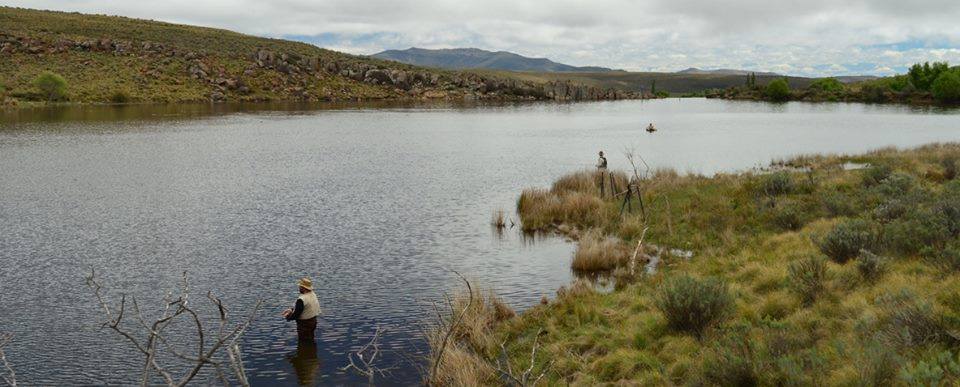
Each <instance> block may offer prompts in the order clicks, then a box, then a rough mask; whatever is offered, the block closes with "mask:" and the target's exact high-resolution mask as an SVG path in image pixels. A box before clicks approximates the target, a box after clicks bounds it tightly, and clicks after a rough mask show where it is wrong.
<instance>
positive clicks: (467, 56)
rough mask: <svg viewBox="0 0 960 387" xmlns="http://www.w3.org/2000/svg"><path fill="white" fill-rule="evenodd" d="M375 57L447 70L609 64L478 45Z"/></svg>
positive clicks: (545, 69) (569, 68)
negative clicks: (564, 60) (533, 55)
mask: <svg viewBox="0 0 960 387" xmlns="http://www.w3.org/2000/svg"><path fill="white" fill-rule="evenodd" d="M371 56H372V57H374V58H378V59H386V60H392V61H397V62H402V63H407V64H412V65H417V66H427V67H439V68H446V69H456V70H459V69H494V70H509V71H536V72H607V71H615V70H613V69H608V68H606V67H596V66H585V67H577V66H570V65H566V64H563V63H557V62H554V61H552V60H549V59H547V58H528V57H525V56H522V55H518V54H514V53H512V52H506V51H497V52H493V51H486V50H481V49H478V48H447V49H439V50H429V49H424V48H416V47H413V48H408V49H406V50H387V51H383V52H380V53H377V54H373V55H371Z"/></svg>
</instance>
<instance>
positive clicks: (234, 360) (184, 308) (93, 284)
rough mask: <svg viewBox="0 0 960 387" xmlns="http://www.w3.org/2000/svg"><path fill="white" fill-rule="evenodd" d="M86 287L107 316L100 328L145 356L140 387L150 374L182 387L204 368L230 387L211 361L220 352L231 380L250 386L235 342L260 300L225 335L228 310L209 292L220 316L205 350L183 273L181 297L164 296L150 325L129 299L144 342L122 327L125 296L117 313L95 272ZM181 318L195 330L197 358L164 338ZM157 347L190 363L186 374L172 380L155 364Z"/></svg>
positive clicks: (200, 324)
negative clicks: (171, 325)
mask: <svg viewBox="0 0 960 387" xmlns="http://www.w3.org/2000/svg"><path fill="white" fill-rule="evenodd" d="M86 283H87V286H88V287H90V289H91V290H92V291H93V293H94V296H95V298H96V300H97V302H98V303H99V304H100V307H101V308H102V309H103V313H104V315H105V316H106V321H105V322H104V323H103V325H102V327H108V328H110V329H111V330H113V331H114V332H117V333H118V334H119V335H121V336H122V337H124V338H126V339H127V341H129V342H130V343H131V344H133V346H134V347H135V348H136V349H137V350H138V351H139V352H140V353H142V354H143V355H144V363H143V373H142V375H141V380H140V384H141V385H143V386H146V385H151V384H153V383H152V382H151V377H150V376H151V374H152V373H156V374H157V375H159V376H160V377H161V378H162V379H163V380H164V382H165V383H166V384H167V385H169V386H184V385H186V384H187V383H189V382H190V381H191V380H193V379H194V378H195V377H196V376H197V375H198V374H199V373H200V371H201V370H202V369H203V368H204V367H207V366H209V367H211V368H213V372H214V373H215V375H216V377H217V378H218V379H219V380H220V381H221V382H222V383H223V384H224V385H229V384H230V381H229V380H228V379H227V377H226V375H225V374H224V373H223V368H222V366H221V363H220V362H218V361H216V360H214V359H215V358H217V357H218V356H217V353H218V352H219V351H221V350H223V351H224V352H226V355H227V358H228V359H229V362H230V368H231V369H232V370H233V371H234V377H235V378H236V381H237V383H239V384H240V385H242V386H249V381H248V379H247V377H246V374H245V371H244V368H243V360H242V359H241V357H240V348H239V345H238V344H237V341H238V340H239V339H240V336H242V335H243V333H244V332H245V331H246V330H247V328H248V327H249V326H250V325H251V324H252V323H253V320H254V318H255V317H256V315H257V312H258V311H259V310H260V307H261V305H262V304H263V301H262V300H258V301H257V303H256V304H255V305H254V307H253V310H252V311H251V312H250V315H249V316H248V317H247V318H246V319H245V320H244V321H243V322H241V323H240V324H237V326H236V327H235V328H234V329H233V330H231V331H229V332H227V331H226V325H227V324H228V319H227V309H226V307H224V306H223V302H222V301H221V300H220V299H219V298H217V297H214V296H213V295H212V294H211V293H209V292H208V293H207V298H208V299H210V300H211V302H213V303H214V305H216V307H217V310H218V312H219V313H218V317H219V327H218V329H217V335H216V337H217V339H216V341H214V342H213V343H211V345H210V347H209V348H208V347H207V339H206V338H207V332H206V329H204V325H203V319H202V318H201V317H200V315H199V314H198V313H197V312H196V311H195V310H194V309H193V308H192V307H191V306H190V304H189V302H188V300H189V295H190V282H189V281H188V278H187V273H186V272H184V273H183V278H182V283H181V286H180V294H179V295H178V296H177V297H176V298H174V296H173V294H171V293H169V292H168V293H167V294H166V296H164V299H163V300H164V306H163V311H162V313H161V314H160V317H159V318H157V319H156V320H154V321H153V322H150V323H148V322H147V319H146V318H144V316H143V313H142V310H141V308H140V304H139V302H137V299H136V298H135V297H134V298H132V303H133V313H134V316H135V317H136V321H137V323H138V324H139V326H140V328H141V330H143V331H144V332H143V334H144V335H145V336H146V339H145V340H144V341H140V340H138V339H137V338H136V336H137V335H134V334H133V333H132V332H130V331H128V330H127V328H125V327H124V326H123V325H122V322H123V317H124V314H125V313H126V295H122V296H121V298H120V304H119V306H118V308H117V309H116V312H114V310H113V309H112V308H111V307H110V306H109V305H108V303H107V301H106V299H105V298H104V296H103V293H102V289H103V286H102V284H101V283H100V281H98V280H97V278H96V272H95V271H94V270H92V269H91V271H90V275H89V276H87V277H86ZM181 317H185V318H187V319H188V320H189V321H191V322H192V324H193V326H194V328H195V329H196V332H197V336H196V343H195V345H196V355H194V356H190V355H187V354H185V353H183V352H181V351H179V350H177V349H176V348H175V347H174V346H173V345H172V344H171V343H170V342H169V341H168V340H167V338H166V337H165V335H164V330H165V329H166V328H167V327H168V326H169V325H170V324H171V323H172V322H173V321H175V320H177V319H178V318H181ZM159 345H162V346H163V348H164V349H166V350H167V352H169V353H171V354H173V355H174V356H175V357H176V358H178V359H180V360H184V361H187V362H189V363H190V364H191V366H190V368H189V370H188V371H187V372H186V373H185V374H184V375H182V376H181V377H179V378H177V379H175V378H174V377H173V375H172V374H171V373H170V371H168V369H169V368H171V366H169V365H161V364H159V363H158V361H157V347H158V346H159Z"/></svg>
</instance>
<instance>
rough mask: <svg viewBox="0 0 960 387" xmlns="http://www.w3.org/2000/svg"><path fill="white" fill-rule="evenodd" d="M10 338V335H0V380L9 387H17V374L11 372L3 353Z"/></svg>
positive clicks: (11, 336)
mask: <svg viewBox="0 0 960 387" xmlns="http://www.w3.org/2000/svg"><path fill="white" fill-rule="evenodd" d="M12 338H13V335H12V334H9V333H0V367H2V369H0V380H2V381H3V383H5V384H6V385H8V386H10V387H17V373H16V372H13V367H10V363H9V362H7V354H6V353H5V352H4V351H3V347H6V346H7V344H8V343H10V340H11V339H12Z"/></svg>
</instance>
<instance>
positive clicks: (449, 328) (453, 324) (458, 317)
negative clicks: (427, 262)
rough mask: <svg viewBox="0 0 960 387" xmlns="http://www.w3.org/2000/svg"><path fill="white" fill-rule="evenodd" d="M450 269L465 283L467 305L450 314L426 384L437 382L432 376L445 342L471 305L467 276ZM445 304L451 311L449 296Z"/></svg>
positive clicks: (451, 304) (471, 293)
mask: <svg viewBox="0 0 960 387" xmlns="http://www.w3.org/2000/svg"><path fill="white" fill-rule="evenodd" d="M452 271H453V273H454V274H456V275H457V276H458V277H460V279H461V280H463V283H464V284H466V285H467V294H468V295H469V298H468V299H467V305H465V306H464V307H463V310H462V311H460V313H459V314H451V315H450V324H449V325H448V326H446V327H445V328H444V329H445V330H446V333H445V334H444V335H443V339H442V340H441V341H440V347H439V348H437V351H436V354H435V355H434V357H433V364H432V366H431V368H430V373H429V374H428V376H429V377H430V378H431V380H430V381H429V383H428V384H431V385H436V384H437V383H435V382H434V380H432V378H433V377H435V376H436V375H437V368H439V367H440V362H441V361H442V360H443V352H444V351H446V349H447V344H448V343H449V342H450V336H452V335H453V333H454V332H455V331H456V330H457V327H459V326H460V323H461V321H462V320H463V317H464V316H466V314H467V311H469V310H470V307H472V306H473V286H472V285H471V284H470V281H468V280H467V278H466V277H464V276H463V275H462V274H460V273H459V272H457V271H456V270H452ZM447 304H448V305H449V306H450V309H451V311H452V310H453V302H452V301H450V298H449V297H447ZM440 323H441V324H442V323H443V318H442V317H441V318H440Z"/></svg>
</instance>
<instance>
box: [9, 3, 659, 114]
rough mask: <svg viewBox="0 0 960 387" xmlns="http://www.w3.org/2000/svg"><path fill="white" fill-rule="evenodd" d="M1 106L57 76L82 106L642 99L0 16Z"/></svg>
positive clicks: (122, 24)
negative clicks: (41, 79) (44, 75)
mask: <svg viewBox="0 0 960 387" xmlns="http://www.w3.org/2000/svg"><path fill="white" fill-rule="evenodd" d="M0 26H3V28H0V101H5V102H4V103H6V104H8V105H9V104H16V103H18V102H20V101H32V100H33V101H35V100H44V99H46V97H45V96H43V95H41V93H40V91H39V90H38V88H37V87H36V85H35V82H34V80H35V79H36V78H37V77H38V75H39V74H42V73H44V72H52V73H55V74H58V75H60V76H62V77H63V79H64V80H65V81H66V84H67V87H66V91H65V93H64V94H63V95H62V96H61V97H60V98H58V99H60V100H65V101H69V102H80V103H109V102H114V103H122V102H191V101H192V102H196V101H215V102H221V101H270V100H274V101H276V100H289V101H337V100H340V101H343V100H357V99H433V98H436V99H516V100H519V99H553V100H594V99H620V98H636V97H639V96H640V95H639V94H638V93H634V92H629V91H623V90H617V89H614V88H600V87H595V86H588V85H584V84H582V83H578V82H573V81H538V80H525V79H519V78H517V77H513V76H511V75H510V74H480V73H475V72H465V71H445V70H437V69H428V68H424V67H417V66H412V65H407V64H402V63H397V62H392V61H384V60H379V59H375V58H369V57H363V56H354V55H349V54H344V53H340V52H335V51H331V50H326V49H322V48H319V47H316V46H312V45H309V44H305V43H300V42H293V41H286V40H279V39H267V38H261V37H254V36H249V35H244V34H240V33H236V32H231V31H226V30H221V29H214V28H205V27H196V26H186V25H177V24H170V23H163V22H155V21H149V20H141V19H131V18H125V17H117V16H102V15H86V14H79V13H65V12H52V11H38V10H31V9H22V8H11V7H0Z"/></svg>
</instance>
